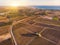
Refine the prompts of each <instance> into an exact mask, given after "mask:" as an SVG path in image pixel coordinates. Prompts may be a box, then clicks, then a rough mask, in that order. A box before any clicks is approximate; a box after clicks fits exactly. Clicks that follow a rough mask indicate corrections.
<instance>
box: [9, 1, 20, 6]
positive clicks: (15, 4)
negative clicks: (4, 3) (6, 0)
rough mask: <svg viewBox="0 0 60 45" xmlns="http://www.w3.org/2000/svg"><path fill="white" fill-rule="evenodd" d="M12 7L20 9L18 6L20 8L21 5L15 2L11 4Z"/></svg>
mask: <svg viewBox="0 0 60 45" xmlns="http://www.w3.org/2000/svg"><path fill="white" fill-rule="evenodd" d="M10 6H12V7H18V6H20V4H19V3H17V2H13V3H11V4H10Z"/></svg>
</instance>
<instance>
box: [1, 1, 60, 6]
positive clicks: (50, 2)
mask: <svg viewBox="0 0 60 45" xmlns="http://www.w3.org/2000/svg"><path fill="white" fill-rule="evenodd" d="M13 3H16V4H17V3H19V4H20V5H48V6H49V5H60V0H0V6H9V5H11V4H13Z"/></svg>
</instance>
